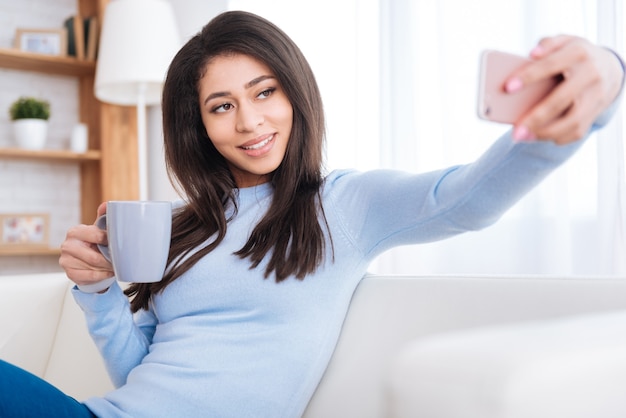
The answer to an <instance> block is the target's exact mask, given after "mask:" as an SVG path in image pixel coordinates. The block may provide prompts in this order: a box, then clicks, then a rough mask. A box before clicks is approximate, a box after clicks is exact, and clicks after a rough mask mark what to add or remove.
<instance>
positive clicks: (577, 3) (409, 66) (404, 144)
mask: <svg viewBox="0 0 626 418" xmlns="http://www.w3.org/2000/svg"><path fill="white" fill-rule="evenodd" d="M229 8H230V9H243V10H249V11H252V12H255V13H259V14H261V15H263V16H265V17H267V18H269V19H270V20H272V21H274V22H275V23H277V24H278V25H279V26H280V27H282V28H283V29H284V30H285V31H286V32H287V33H289V34H290V35H291V36H292V37H293V38H294V39H295V40H296V42H297V43H298V44H299V45H300V47H301V48H302V50H303V52H304V53H305V55H306V56H307V58H308V59H309V61H310V62H311V65H312V66H313V69H314V71H315V73H316V75H317V78H318V82H319V84H320V88H321V90H322V95H323V98H324V104H325V109H326V113H327V125H328V129H327V130H328V147H327V161H328V169H329V170H331V169H335V168H344V167H356V168H358V169H371V168H377V167H386V168H398V169H403V170H409V171H413V172H422V171H428V170H432V169H436V168H441V167H445V166H449V165H452V164H462V163H466V162H471V161H472V160H474V159H475V158H476V157H477V156H478V155H480V153H481V152H483V151H484V150H485V149H486V148H487V147H488V146H489V145H490V144H491V143H492V142H493V141H494V140H495V139H496V138H497V137H498V136H499V135H501V134H502V133H503V132H505V131H506V130H507V129H508V127H507V126H505V125H498V124H493V123H488V122H483V121H480V120H479V119H478V118H477V117H476V110H475V109H476V105H475V101H476V89H477V77H478V63H479V55H480V51H481V50H482V49H485V48H490V49H501V50H505V51H510V52H516V53H519V54H522V55H524V54H526V53H527V52H528V51H529V50H530V49H531V48H532V47H533V46H534V45H535V44H536V42H537V41H538V40H539V39H540V38H541V37H542V36H548V35H555V34H559V33H569V34H574V35H580V36H584V37H586V38H589V39H590V40H592V41H594V42H600V43H602V44H603V45H606V46H609V47H612V48H614V49H616V50H618V51H619V52H620V53H623V47H624V45H623V44H622V42H623V41H622V40H623V36H624V34H623V32H622V29H621V28H622V26H623V22H624V11H623V10H622V6H621V1H620V0H574V1H572V0H508V1H506V2H503V1H501V0H475V1H472V2H467V1H465V0H437V1H435V0H342V1H340V2H338V1H330V0H316V1H315V2H293V1H289V0H273V1H271V2H269V1H258V0H230V1H229ZM598 22H602V24H601V25H600V24H598ZM624 107H626V106H622V109H623V108H624ZM624 115H625V114H624V113H623V112H622V113H621V114H620V115H618V117H616V118H615V119H614V120H613V122H612V123H611V125H610V126H609V127H608V128H607V129H605V130H603V131H602V132H601V133H600V134H598V135H595V136H596V137H597V138H593V139H592V140H590V141H588V142H587V143H586V144H585V145H584V146H583V147H582V149H581V150H580V152H578V153H577V154H576V155H575V156H574V157H573V158H572V159H571V160H570V161H569V162H568V163H567V164H566V165H564V166H563V167H561V168H559V169H558V170H557V171H556V172H555V173H553V174H552V175H551V176H550V177H549V178H548V179H547V180H546V181H545V182H544V183H542V184H541V186H539V187H538V188H537V189H535V190H534V191H533V192H531V193H530V194H529V195H528V196H526V197H525V198H524V199H522V201H520V202H519V203H518V204H517V205H516V206H515V207H514V208H512V209H511V210H510V211H509V212H508V213H507V214H506V215H505V216H504V217H503V218H502V219H501V220H500V221H499V222H498V223H497V224H496V225H494V226H492V227H490V228H487V229H485V230H483V231H480V232H473V233H468V234H464V235H461V236H458V237H455V238H452V239H448V240H445V241H441V242H438V243H432V244H427V245H420V246H410V247H403V248H398V249H395V250H392V251H390V252H389V253H387V254H384V255H383V256H381V257H380V258H379V259H378V260H377V261H376V263H374V265H373V266H372V271H374V272H380V273H416V274H440V273H441V274H447V273H463V274H468V273H470V274H471V273H475V274H489V273H498V274H502V273H508V274H522V273H537V274H564V275H583V274H585V275H588V274H598V275H605V274H609V275H612V274H623V273H625V272H626V268H625V266H624V256H623V254H625V252H624V251H625V248H624V233H625V231H626V227H625V221H624V210H625V207H624V200H625V196H626V194H625V193H624V181H625V178H624V173H623V171H624V170H623V161H624V152H623V150H622V137H623V134H622V132H623V128H622V120H624Z"/></svg>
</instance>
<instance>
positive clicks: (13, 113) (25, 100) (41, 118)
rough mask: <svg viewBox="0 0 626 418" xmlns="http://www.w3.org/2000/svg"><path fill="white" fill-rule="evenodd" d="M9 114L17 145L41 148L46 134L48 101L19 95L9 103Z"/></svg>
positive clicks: (48, 116) (48, 110) (48, 111)
mask: <svg viewBox="0 0 626 418" xmlns="http://www.w3.org/2000/svg"><path fill="white" fill-rule="evenodd" d="M9 115H10V117H11V120H12V121H13V132H14V135H15V140H16V142H17V145H18V146H19V147H21V148H27V149H42V148H43V147H44V145H45V144H46V136H47V134H48V119H49V118H50V103H49V102H48V101H46V100H42V99H37V98H34V97H20V98H19V99H17V100H16V101H15V102H13V103H12V104H11V107H10V108H9Z"/></svg>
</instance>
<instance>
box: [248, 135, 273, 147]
mask: <svg viewBox="0 0 626 418" xmlns="http://www.w3.org/2000/svg"><path fill="white" fill-rule="evenodd" d="M273 139H274V134H272V135H270V136H268V137H267V138H265V139H264V140H262V141H260V142H257V143H256V144H253V145H247V146H244V145H242V146H241V147H240V148H242V149H244V150H246V151H251V150H257V149H261V148H263V147H264V146H266V145H267V144H269V143H270V142H271V141H272V140H273Z"/></svg>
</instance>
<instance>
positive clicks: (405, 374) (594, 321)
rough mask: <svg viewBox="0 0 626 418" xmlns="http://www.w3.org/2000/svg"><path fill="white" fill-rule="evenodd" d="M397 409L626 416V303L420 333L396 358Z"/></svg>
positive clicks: (517, 416)
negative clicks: (422, 335)
mask: <svg viewBox="0 0 626 418" xmlns="http://www.w3.org/2000/svg"><path fill="white" fill-rule="evenodd" d="M388 401H389V402H388V405H387V406H388V408H389V416H390V417H394V418H402V417H417V416H424V417H429V418H451V417H463V418H496V417H497V418H526V417H533V418H548V417H549V418H553V417H567V418H583V417H585V418H586V417H591V416H598V417H600V416H601V417H603V418H618V417H623V416H624V411H626V311H614V312H608V313H596V314H584V315H576V316H570V317H562V318H559V319H551V320H544V321H526V322H519V323H516V324H510V325H506V326H502V325H500V326H489V327H480V328H474V329H468V330H464V331H456V332H449V333H443V334H439V335H433V336H430V337H426V338H422V339H417V340H415V341H413V342H412V343H410V344H408V345H407V346H406V348H405V349H404V350H402V351H401V353H400V354H399V356H398V357H397V358H396V359H395V360H394V362H393V365H392V367H391V369H390V375H389V380H388Z"/></svg>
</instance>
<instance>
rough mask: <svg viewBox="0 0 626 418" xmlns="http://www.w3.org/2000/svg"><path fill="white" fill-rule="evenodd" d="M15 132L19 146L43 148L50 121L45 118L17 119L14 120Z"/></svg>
mask: <svg viewBox="0 0 626 418" xmlns="http://www.w3.org/2000/svg"><path fill="white" fill-rule="evenodd" d="M13 134H14V136H15V142H17V146H18V147H20V148H24V149H43V147H44V146H45V145H46V137H47V136H48V121H47V120H43V119H18V120H15V121H13Z"/></svg>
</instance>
